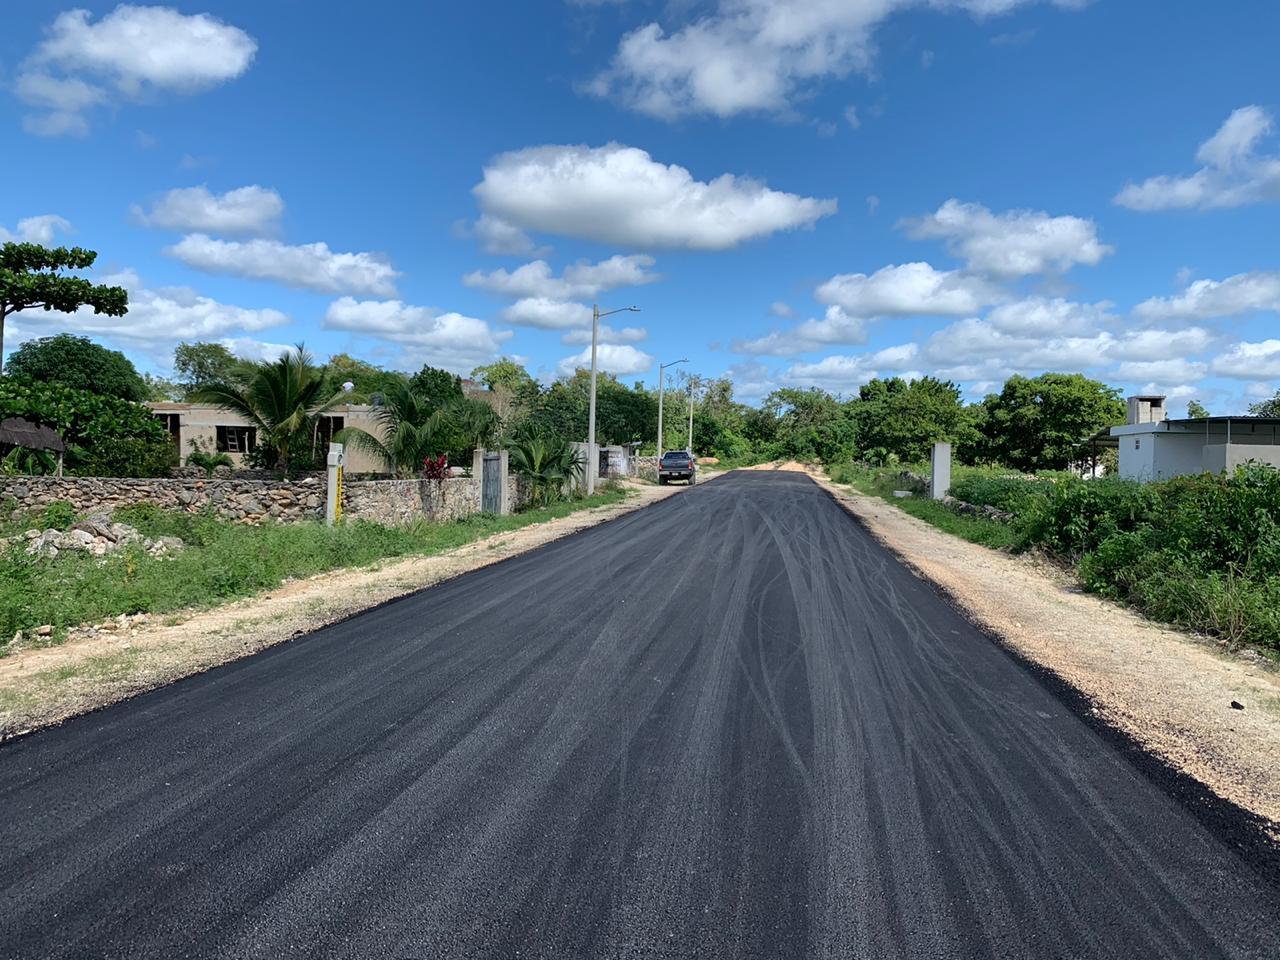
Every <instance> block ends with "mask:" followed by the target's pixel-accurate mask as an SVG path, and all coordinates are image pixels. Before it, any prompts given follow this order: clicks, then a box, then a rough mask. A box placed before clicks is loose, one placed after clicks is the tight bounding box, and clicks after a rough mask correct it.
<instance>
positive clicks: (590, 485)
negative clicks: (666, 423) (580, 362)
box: [587, 303, 640, 496]
mask: <svg viewBox="0 0 1280 960" xmlns="http://www.w3.org/2000/svg"><path fill="white" fill-rule="evenodd" d="M639 312H640V308H639V307H619V308H618V309H617V310H606V311H605V312H604V313H601V312H600V305H599V304H598V303H593V304H592V305H591V409H590V411H589V412H588V414H587V419H588V424H587V496H591V495H592V494H593V493H595V492H596V474H598V473H599V472H600V455H599V454H598V453H596V345H597V344H598V343H599V341H600V318H601V317H610V316H613V314H615V313H639Z"/></svg>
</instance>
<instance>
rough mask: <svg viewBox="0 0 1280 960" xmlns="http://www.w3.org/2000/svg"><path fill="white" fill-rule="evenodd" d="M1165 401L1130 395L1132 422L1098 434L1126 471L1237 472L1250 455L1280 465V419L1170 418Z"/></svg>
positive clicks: (1163, 475) (1158, 476)
mask: <svg viewBox="0 0 1280 960" xmlns="http://www.w3.org/2000/svg"><path fill="white" fill-rule="evenodd" d="M1164 401H1165V398H1164V397H1161V396H1137V397H1130V398H1129V415H1128V418H1127V422H1126V423H1124V424H1122V425H1121V426H1118V427H1111V428H1110V430H1109V431H1107V432H1106V433H1107V436H1106V437H1102V436H1100V437H1098V438H1097V439H1096V445H1097V446H1113V447H1116V448H1117V452H1118V453H1119V457H1120V476H1122V477H1125V478H1128V479H1131V480H1167V479H1169V478H1170V477H1178V476H1183V475H1185V474H1197V473H1222V472H1223V471H1231V470H1235V468H1236V467H1238V466H1240V465H1241V464H1244V463H1247V462H1248V461H1250V460H1257V461H1260V462H1262V463H1269V464H1271V465H1272V466H1274V467H1280V418H1276V417H1202V418H1199V419H1184V420H1169V419H1166V410H1165V403H1164ZM1100 433H1102V431H1100Z"/></svg>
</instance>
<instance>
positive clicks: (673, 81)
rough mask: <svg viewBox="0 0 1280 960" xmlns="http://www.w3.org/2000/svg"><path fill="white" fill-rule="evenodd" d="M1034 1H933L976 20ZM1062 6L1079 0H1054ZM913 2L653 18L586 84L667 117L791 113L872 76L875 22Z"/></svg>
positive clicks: (739, 5)
mask: <svg viewBox="0 0 1280 960" xmlns="http://www.w3.org/2000/svg"><path fill="white" fill-rule="evenodd" d="M1024 2H1030V0H933V2H932V6H934V7H939V8H943V9H956V10H962V11H965V12H967V13H970V14H972V15H973V16H976V17H984V16H991V15H995V14H1000V13H1005V12H1007V11H1009V10H1012V9H1013V8H1015V7H1018V6H1022V5H1023V4H1024ZM1054 2H1055V3H1056V5H1057V6H1060V7H1075V6H1080V5H1081V0H1054ZM915 5H917V4H916V3H915V2H914V0H841V2H825V3H815V2H813V0H720V2H719V4H718V6H717V8H716V10H715V11H714V12H713V13H711V14H709V15H707V16H702V17H699V18H698V19H696V20H694V21H693V22H691V23H688V24H686V25H684V26H682V27H680V28H678V29H675V30H667V29H665V28H664V27H663V26H662V25H660V24H658V23H647V24H645V25H643V26H641V27H639V28H638V29H636V30H633V31H632V32H630V33H628V34H627V35H625V36H624V37H623V38H622V40H621V41H620V42H619V44H618V49H617V52H616V53H615V54H614V56H613V60H612V62H611V64H610V65H609V67H608V68H607V69H606V70H604V71H602V72H601V73H600V74H598V75H597V76H596V77H595V78H594V79H593V80H592V81H591V82H590V83H588V84H587V85H586V90H587V91H588V92H590V93H592V94H594V95H596V96H601V97H611V98H614V99H617V100H619V101H621V102H622V103H623V104H625V105H626V106H628V107H630V108H632V109H634V110H638V111H640V112H642V113H647V114H649V115H651V116H655V117H660V118H663V119H674V118H677V117H681V116H686V115H690V114H710V115H713V116H718V117H729V116H733V115H735V114H739V113H745V112H752V111H768V112H775V113H785V112H787V111H788V110H789V109H790V107H791V105H792V104H794V103H795V102H796V101H797V100H799V99H802V98H803V97H805V96H806V95H807V94H808V93H809V92H810V90H811V87H812V86H813V85H814V84H816V83H818V82H820V81H822V80H826V79H830V78H838V77H843V76H846V75H848V74H849V73H851V72H854V71H856V72H860V73H870V72H872V69H873V65H874V63H875V53H876V50H875V32H876V29H877V27H879V25H880V24H881V23H882V22H883V21H884V20H886V19H887V18H888V17H890V16H892V15H893V14H894V13H896V12H897V11H899V10H902V9H906V8H909V7H911V6H915Z"/></svg>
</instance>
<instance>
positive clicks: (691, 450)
mask: <svg viewBox="0 0 1280 960" xmlns="http://www.w3.org/2000/svg"><path fill="white" fill-rule="evenodd" d="M694 379H695V378H694V377H690V378H689V447H688V450H687V453H688V454H689V456H691V457H692V456H693V381H694Z"/></svg>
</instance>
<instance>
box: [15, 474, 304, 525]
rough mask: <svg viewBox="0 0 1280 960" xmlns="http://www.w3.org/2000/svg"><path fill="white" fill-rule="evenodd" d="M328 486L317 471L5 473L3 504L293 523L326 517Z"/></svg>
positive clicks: (33, 508) (18, 509) (19, 510)
mask: <svg viewBox="0 0 1280 960" xmlns="http://www.w3.org/2000/svg"><path fill="white" fill-rule="evenodd" d="M324 488H325V485H324V482H323V481H321V480H318V479H316V478H312V477H308V478H304V479H302V480H297V481H285V480H220V479H213V478H199V479H198V478H190V477H166V478H160V479H147V480H133V479H121V478H116V477H64V478H62V479H58V478H57V477H6V478H2V479H0V504H2V505H3V507H4V509H6V510H7V511H8V512H10V513H26V512H31V511H37V510H42V509H44V508H45V507H46V506H48V505H49V504H51V503H53V502H55V501H59V500H61V501H66V502H69V503H70V504H71V505H72V506H73V507H75V510H76V512H77V513H85V514H92V513H103V512H110V511H112V510H114V509H116V508H117V507H126V506H133V505H135V504H140V503H151V504H155V505H156V506H158V507H163V508H165V509H168V510H185V511H186V512H188V513H201V512H202V511H204V510H206V509H210V508H211V509H213V510H214V511H215V512H216V513H217V515H218V516H220V517H223V518H224V519H227V520H236V521H239V522H241V523H261V522H262V521H263V520H265V519H267V518H272V519H274V520H278V521H281V522H285V523H289V522H293V521H297V520H314V519H317V518H323V517H324Z"/></svg>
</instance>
